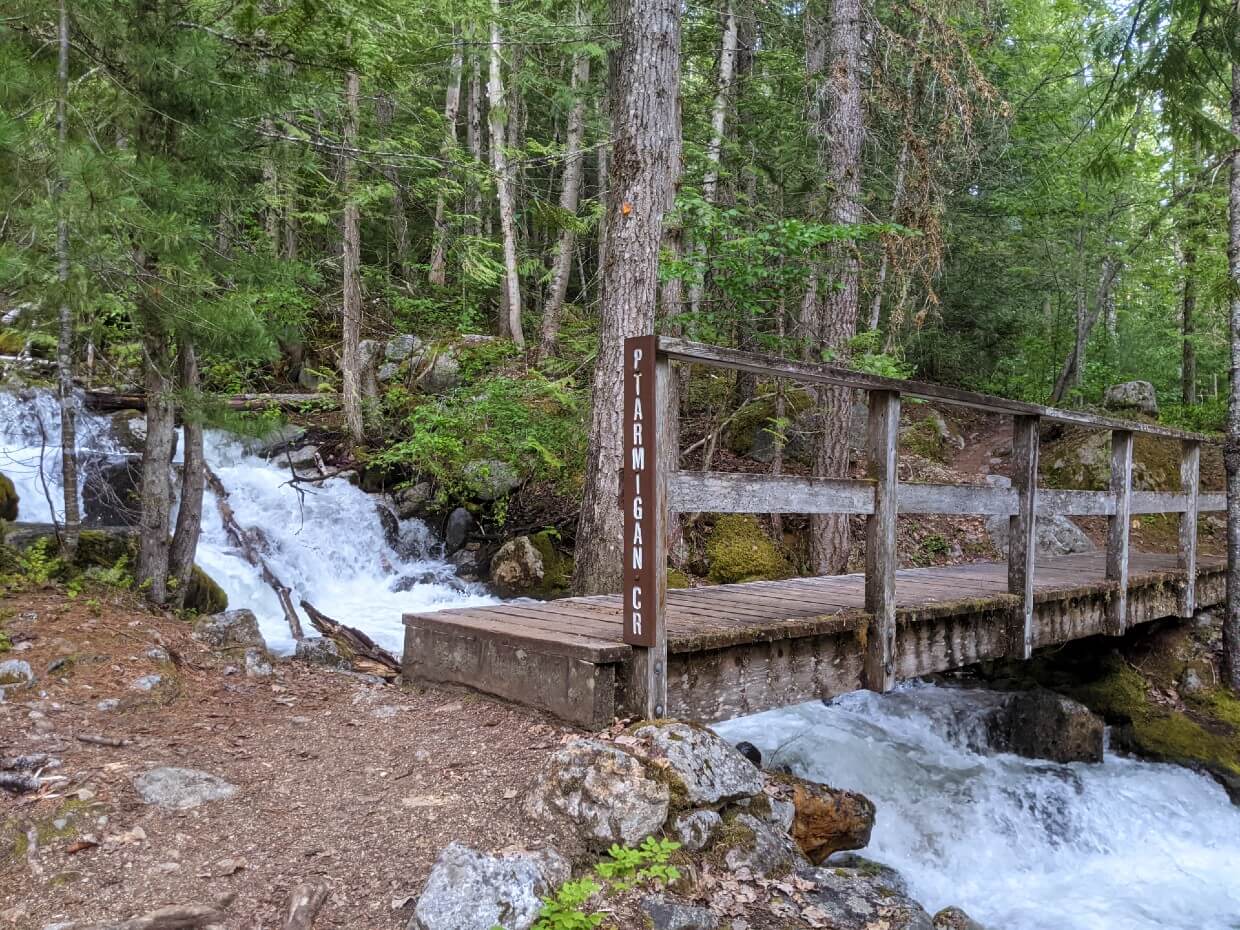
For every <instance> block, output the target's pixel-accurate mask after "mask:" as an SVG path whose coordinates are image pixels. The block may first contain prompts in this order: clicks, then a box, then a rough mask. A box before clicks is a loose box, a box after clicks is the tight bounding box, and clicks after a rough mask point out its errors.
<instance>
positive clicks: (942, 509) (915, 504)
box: [898, 484, 1016, 516]
mask: <svg viewBox="0 0 1240 930" xmlns="http://www.w3.org/2000/svg"><path fill="white" fill-rule="evenodd" d="M898 497H899V506H900V513H963V514H973V513H978V514H999V515H1002V516H1007V515H1008V514H1011V513H1014V512H1015V511H1016V492H1015V491H1014V490H1012V489H1011V488H992V487H990V486H989V485H976V484H901V485H900V487H899V491H898Z"/></svg>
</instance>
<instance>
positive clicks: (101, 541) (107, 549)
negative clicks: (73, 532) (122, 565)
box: [73, 530, 136, 568]
mask: <svg viewBox="0 0 1240 930" xmlns="http://www.w3.org/2000/svg"><path fill="white" fill-rule="evenodd" d="M135 541H136V540H135V539H134V538H133V537H131V536H121V535H118V534H116V533H105V532H103V531H102V530H82V534H81V535H80V536H79V537H78V547H77V552H76V553H75V554H74V557H73V561H74V564H76V565H77V566H78V567H79V568H92V567H93V568H111V567H112V566H113V565H115V564H116V563H117V562H119V561H120V560H121V559H123V558H127V557H128V558H132V557H133V554H134V543H135Z"/></svg>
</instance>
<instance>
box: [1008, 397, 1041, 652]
mask: <svg viewBox="0 0 1240 930" xmlns="http://www.w3.org/2000/svg"><path fill="white" fill-rule="evenodd" d="M1040 423H1041V420H1040V419H1039V418H1038V417H1036V416H1016V417H1013V422H1012V487H1013V488H1014V489H1015V490H1016V493H1017V495H1018V498H1019V500H1018V503H1017V510H1016V513H1014V514H1012V516H1011V517H1010V518H1009V520H1008V593H1009V594H1015V595H1016V596H1017V597H1019V598H1020V603H1018V604H1017V605H1016V607H1015V610H1014V613H1013V623H1012V628H1011V632H1010V635H1009V637H1008V640H1009V647H1008V648H1009V654H1011V655H1014V656H1018V657H1019V658H1022V659H1028V658H1029V657H1030V656H1031V655H1033V576H1034V567H1035V563H1036V561H1037V549H1038V546H1037V514H1038V440H1039V425H1040Z"/></svg>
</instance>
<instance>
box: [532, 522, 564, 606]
mask: <svg viewBox="0 0 1240 930" xmlns="http://www.w3.org/2000/svg"><path fill="white" fill-rule="evenodd" d="M557 538H558V534H557V533H556V532H555V530H543V531H542V532H541V533H535V534H534V535H532V536H531V537H530V543H531V544H532V545H533V546H534V548H535V549H537V550H538V555H539V556H540V557H541V558H542V563H543V580H542V582H541V583H540V584H538V586H537V587H535V588H533V589H532V590H531V591H530V592H529V594H530V597H537V598H541V599H543V600H548V599H551V598H556V597H563V596H565V595H566V594H568V593H569V589H570V588H571V587H572V583H573V557H572V556H571V555H565V554H564V553H563V552H561V551H560V550H559V549H557V548H556V546H555V540H556V539H557Z"/></svg>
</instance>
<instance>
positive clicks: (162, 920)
mask: <svg viewBox="0 0 1240 930" xmlns="http://www.w3.org/2000/svg"><path fill="white" fill-rule="evenodd" d="M223 923H224V913H223V910H222V909H221V908H220V907H216V906H214V905H210V904H174V905H172V906H170V907H161V908H160V909H159V910H157V911H151V912H150V913H147V914H143V915H141V916H140V917H131V918H129V919H128V920H105V921H103V922H101V923H94V922H90V921H74V922H72V923H68V924H57V926H58V927H62V928H64V930H190V928H193V927H210V926H222V925H223Z"/></svg>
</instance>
